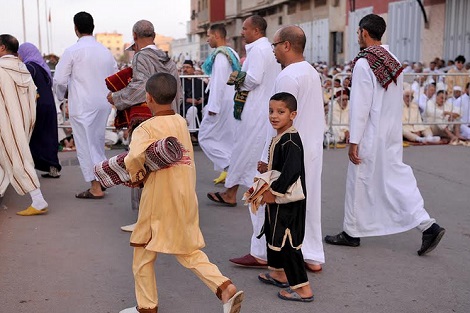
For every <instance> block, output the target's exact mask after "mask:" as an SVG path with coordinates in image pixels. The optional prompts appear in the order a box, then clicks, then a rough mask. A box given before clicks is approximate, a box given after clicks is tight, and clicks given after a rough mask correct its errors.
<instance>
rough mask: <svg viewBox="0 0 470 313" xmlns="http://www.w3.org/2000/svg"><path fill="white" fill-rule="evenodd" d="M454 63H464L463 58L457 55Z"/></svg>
mask: <svg viewBox="0 0 470 313" xmlns="http://www.w3.org/2000/svg"><path fill="white" fill-rule="evenodd" d="M455 62H460V63H465V57H464V56H463V55H459V56H458V57H456V58H455Z"/></svg>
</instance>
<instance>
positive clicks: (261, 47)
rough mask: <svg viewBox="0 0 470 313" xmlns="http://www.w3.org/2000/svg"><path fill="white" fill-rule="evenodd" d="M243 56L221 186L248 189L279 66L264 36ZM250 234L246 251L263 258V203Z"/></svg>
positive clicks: (264, 132)
mask: <svg viewBox="0 0 470 313" xmlns="http://www.w3.org/2000/svg"><path fill="white" fill-rule="evenodd" d="M245 50H246V59H245V62H243V66H242V71H244V72H246V78H245V82H244V84H243V86H242V88H241V89H242V90H248V91H249V94H248V97H247V100H246V102H245V106H244V108H243V112H242V115H241V120H235V132H234V137H235V138H234V144H233V150H232V157H231V158H230V166H229V169H228V174H227V178H226V179H225V187H227V188H230V187H233V186H235V185H243V186H246V187H247V188H249V187H250V186H251V185H252V184H253V179H254V177H255V176H256V174H257V170H256V169H257V165H258V161H259V160H260V158H261V155H262V153H263V149H264V145H265V141H266V132H267V130H268V127H269V128H271V125H270V124H269V99H270V98H271V96H272V95H273V94H274V93H273V90H274V81H275V79H276V77H277V75H278V74H279V72H280V71H281V66H280V65H279V63H277V61H276V58H275V57H274V54H273V50H272V47H271V44H270V43H269V41H268V38H266V37H262V38H260V39H258V40H256V41H254V42H252V43H250V44H247V45H245ZM248 212H249V213H250V215H251V222H252V225H253V236H252V238H251V251H250V254H251V255H253V256H254V257H257V258H260V259H263V260H266V259H267V256H266V241H265V239H264V237H262V239H257V238H256V236H258V234H259V233H260V231H261V227H262V225H263V222H264V206H261V207H260V208H259V210H258V213H257V215H253V214H251V210H250V209H248Z"/></svg>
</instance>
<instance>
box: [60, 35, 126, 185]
mask: <svg viewBox="0 0 470 313" xmlns="http://www.w3.org/2000/svg"><path fill="white" fill-rule="evenodd" d="M115 72H117V66H116V61H115V60H114V58H113V56H112V54H111V52H109V50H108V49H106V48H105V47H104V46H103V45H102V44H100V43H98V42H97V41H96V40H95V38H94V37H93V36H83V37H81V38H80V39H78V41H77V43H75V44H74V45H72V46H71V47H69V48H67V49H66V50H65V52H64V54H63V55H62V57H61V58H60V61H59V63H58V64H57V67H56V71H55V74H54V90H55V92H56V95H57V98H58V99H59V100H60V101H61V100H63V99H64V96H65V92H66V91H67V89H68V100H69V116H70V124H71V125H72V130H73V138H74V141H75V145H76V147H77V157H78V161H79V162H80V168H81V170H82V173H83V177H84V178H85V181H87V182H91V181H93V180H95V175H94V174H93V166H94V165H95V164H97V163H99V162H101V161H103V160H106V155H105V152H104V151H105V150H104V146H105V144H104V134H105V128H106V122H107V120H108V116H109V113H110V112H111V105H110V104H109V103H108V101H107V99H106V96H107V94H108V92H109V91H108V89H107V88H106V84H105V78H106V77H108V76H110V75H112V74H114V73H115Z"/></svg>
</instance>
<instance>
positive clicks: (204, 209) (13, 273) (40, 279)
mask: <svg viewBox="0 0 470 313" xmlns="http://www.w3.org/2000/svg"><path fill="white" fill-rule="evenodd" d="M119 152H122V151H119V150H111V151H108V155H109V156H111V155H114V154H117V153H119ZM60 159H61V162H62V164H63V165H64V168H63V171H62V177H61V178H60V179H57V180H55V179H43V178H41V184H42V185H41V188H42V191H43V193H44V195H45V197H46V200H47V201H48V202H49V209H50V211H49V213H48V214H47V215H46V216H34V217H20V216H17V215H15V212H16V211H19V210H22V209H24V208H25V207H27V206H28V205H29V204H30V197H29V196H23V197H21V196H18V195H17V194H16V193H15V192H14V190H13V189H12V188H9V189H8V191H7V193H6V195H5V198H4V200H3V207H2V208H1V209H0V313H7V312H20V313H21V312H25V313H26V312H34V313H65V312H67V313H88V312H93V313H94V312H97V313H102V312H103V313H106V312H113V313H115V312H119V311H120V310H121V309H123V308H126V307H130V306H132V305H135V296H134V287H133V277H132V270H131V264H132V248H131V247H130V246H129V234H128V233H125V232H122V231H121V230H120V228H119V227H120V226H121V225H126V224H129V223H131V222H134V221H135V220H136V212H134V211H131V209H130V191H129V190H128V189H127V188H126V187H115V188H111V189H108V190H107V191H106V197H105V198H104V199H102V200H81V199H75V197H74V194H75V193H78V192H80V191H83V190H85V189H86V188H88V186H87V184H86V183H85V182H84V181H83V178H82V175H81V172H80V168H79V167H78V163H77V160H76V155H75V153H74V152H62V153H60ZM404 159H405V162H406V163H408V164H410V165H411V166H412V167H413V169H414V173H415V175H416V178H417V180H418V185H419V187H420V190H421V193H422V195H423V197H424V199H425V204H426V208H427V209H428V211H429V213H430V214H431V215H432V216H433V217H435V218H436V219H437V221H438V223H439V224H441V226H443V227H445V228H446V229H447V233H446V235H445V236H444V238H443V240H442V242H441V244H440V245H439V246H438V248H436V250H434V251H433V252H432V253H430V254H429V255H427V256H425V257H418V256H417V254H416V251H417V250H418V248H419V246H420V244H421V234H420V233H419V232H418V231H417V230H411V231H408V232H406V233H402V234H397V235H392V236H386V237H376V238H365V239H363V240H362V241H361V246H360V247H358V248H346V247H335V246H328V245H326V246H325V253H326V258H327V259H326V264H325V265H324V270H323V271H322V272H321V273H320V274H309V278H310V282H311V283H312V285H313V289H314V293H315V302H313V303H309V304H305V303H290V302H286V301H283V300H280V299H278V298H277V297H276V293H277V288H276V287H274V286H272V287H271V286H266V285H263V284H261V283H260V282H259V281H258V279H257V275H258V273H259V272H260V270H256V269H245V268H239V267H235V266H233V265H231V264H230V263H229V262H228V259H229V258H231V257H237V256H242V255H244V254H246V253H248V251H249V239H250V236H251V223H250V219H249V215H248V208H247V207H244V206H243V205H242V203H241V201H240V202H239V204H238V206H237V207H235V208H229V207H219V206H216V205H214V204H212V203H210V201H209V200H208V199H207V197H206V193H207V192H209V191H214V190H215V191H217V190H219V191H220V190H223V188H222V187H214V186H213V185H212V179H213V178H215V177H216V176H217V174H218V173H215V172H214V171H213V170H212V165H211V164H210V162H209V161H208V159H207V158H206V157H205V156H204V154H203V153H202V152H201V150H200V149H199V148H196V164H197V170H198V177H197V181H198V184H197V192H198V196H199V206H200V224H201V229H202V232H203V234H204V236H205V240H206V248H205V249H204V251H205V252H206V253H207V254H208V255H209V258H210V259H211V261H212V262H214V263H215V264H217V265H218V266H219V268H220V270H221V271H222V272H223V273H224V274H225V275H226V276H228V277H230V278H231V279H232V280H233V281H234V283H235V284H236V285H237V286H238V287H239V288H240V289H243V290H244V291H245V293H246V300H245V301H244V303H243V307H242V312H245V313H258V312H259V313H261V312H262V313H265V312H270V313H278V312H279V313H280V312H322V313H337V312H341V313H368V312H370V313H375V312H378V313H387V312H406V313H429V312H436V313H437V312H439V313H441V312H459V313H468V312H470V195H469V194H470V166H469V160H470V148H468V147H461V146H458V147H450V146H424V147H409V148H406V149H405V150H404ZM346 167H347V156H346V150H345V149H342V150H325V151H324V168H323V185H322V189H323V192H322V193H323V195H322V204H323V208H322V209H323V217H322V222H323V233H324V235H325V234H336V233H337V232H338V231H340V230H341V227H342V219H343V201H344V188H345V177H346ZM240 191H241V190H240ZM239 196H240V197H241V192H240V193H239ZM156 267H157V283H158V287H159V297H160V300H159V301H160V303H159V312H162V313H183V312H184V313H186V312H187V313H191V312H198V313H199V312H204V313H206V312H207V313H209V312H222V307H221V304H220V303H219V302H218V299H217V298H216V297H215V296H214V295H213V294H212V293H211V292H210V291H209V289H208V288H207V287H206V286H205V285H204V284H203V283H202V282H200V281H199V280H198V279H197V278H196V277H195V276H194V275H193V274H192V273H191V272H190V271H188V270H186V269H185V268H183V267H182V266H181V265H179V264H178V263H177V261H176V260H175V258H174V257H172V256H168V255H160V256H159V258H158V259H157V262H156Z"/></svg>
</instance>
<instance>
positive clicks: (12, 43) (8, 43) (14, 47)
mask: <svg viewBox="0 0 470 313" xmlns="http://www.w3.org/2000/svg"><path fill="white" fill-rule="evenodd" d="M0 45H2V46H5V49H6V50H7V51H8V52H10V53H13V54H16V53H18V47H19V46H20V45H19V43H18V39H16V38H15V37H13V36H12V35H9V34H1V35H0Z"/></svg>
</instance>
